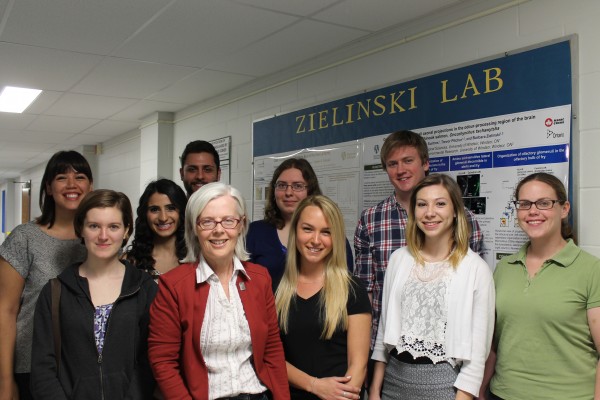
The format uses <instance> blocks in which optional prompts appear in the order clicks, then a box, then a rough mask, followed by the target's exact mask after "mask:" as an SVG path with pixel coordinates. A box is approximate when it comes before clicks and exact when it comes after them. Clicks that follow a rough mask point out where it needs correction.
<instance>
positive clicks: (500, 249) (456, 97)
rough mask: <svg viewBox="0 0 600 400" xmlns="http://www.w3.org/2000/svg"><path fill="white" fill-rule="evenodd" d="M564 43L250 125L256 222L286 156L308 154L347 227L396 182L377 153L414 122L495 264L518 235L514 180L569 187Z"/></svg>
mask: <svg viewBox="0 0 600 400" xmlns="http://www.w3.org/2000/svg"><path fill="white" fill-rule="evenodd" d="M571 86H572V84H571V48H570V42H569V41H568V40H566V41H562V42H558V43H554V44H551V45H547V46H543V47H539V48H535V49H532V50H527V51H520V52H515V53H514V54H512V53H507V54H505V55H504V56H502V57H499V58H494V59H491V60H487V61H484V62H480V63H476V64H473V65H469V66H466V67H461V68H457V69H453V70H449V71H445V72H441V73H437V74H433V75H430V76H427V77H423V78H419V79H415V80H413V81H408V82H403V83H400V84H396V85H393V86H389V87H386V88H382V89H378V90H374V91H370V92H366V93H364V94H360V95H355V96H351V97H348V98H344V99H341V100H336V101H332V102H329V103H325V104H320V105H316V106H313V107H310V108H306V109H303V110H299V111H296V112H292V113H288V114H284V115H281V116H276V117H273V118H269V119H265V120H262V121H256V122H255V123H254V127H253V154H254V188H255V190H254V199H253V200H254V202H253V204H254V207H253V212H254V214H253V218H254V219H260V218H262V212H263V209H264V200H265V196H266V189H267V185H268V183H269V182H270V179H271V176H272V173H273V170H274V169H275V168H276V167H277V165H279V163H280V162H282V161H283V160H284V159H285V158H287V157H289V156H291V155H294V156H296V157H304V158H307V159H308V160H309V161H310V162H311V164H312V165H313V167H314V168H315V171H316V172H317V175H318V176H319V182H320V184H321V186H322V189H323V191H324V193H325V194H326V195H328V196H330V197H332V198H333V199H334V200H336V201H337V202H338V204H339V205H340V207H341V208H342V211H343V212H344V215H345V220H346V232H347V236H348V238H349V240H351V242H352V235H353V231H354V228H355V224H356V221H357V219H358V216H359V215H360V212H361V211H362V210H363V209H364V208H366V207H370V206H372V205H375V204H377V203H378V202H380V201H381V200H383V199H384V198H386V197H387V196H389V195H390V194H391V193H392V191H393V188H392V186H391V184H390V182H389V180H388V178H387V174H386V173H385V171H384V170H383V169H382V166H381V162H380V155H379V151H380V149H381V145H382V143H383V140H384V139H385V137H386V136H387V135H388V134H389V133H391V132H394V131H396V130H400V129H410V130H414V131H416V132H418V133H420V134H421V135H422V136H423V137H424V138H425V139H426V141H427V143H428V146H429V153H430V157H431V159H430V170H431V172H443V173H446V174H449V175H451V176H453V177H455V178H456V179H457V181H458V183H459V185H460V187H461V189H462V190H463V196H464V199H465V204H466V206H467V207H468V208H469V209H470V210H472V211H473V212H474V213H475V214H476V217H477V220H478V222H479V224H480V226H481V227H482V230H483V232H484V246H485V255H484V258H485V259H486V261H488V263H490V265H495V264H496V263H497V261H498V260H499V259H500V258H501V257H502V256H504V255H506V254H510V253H513V252H515V251H516V250H517V249H518V248H519V247H520V245H521V244H522V243H523V242H524V241H525V239H526V238H525V236H524V234H523V233H522V231H521V230H520V229H519V228H518V225H517V223H516V214H515V210H514V207H513V205H512V202H511V201H512V200H513V198H512V197H513V196H512V195H513V191H514V187H515V185H516V183H517V182H518V181H519V180H520V179H522V178H523V177H524V176H526V175H528V174H530V173H532V172H539V171H546V172H550V173H553V174H555V175H557V176H558V177H559V178H560V179H561V180H562V181H563V182H564V183H565V185H568V177H569V154H570V140H571V103H572V87H571Z"/></svg>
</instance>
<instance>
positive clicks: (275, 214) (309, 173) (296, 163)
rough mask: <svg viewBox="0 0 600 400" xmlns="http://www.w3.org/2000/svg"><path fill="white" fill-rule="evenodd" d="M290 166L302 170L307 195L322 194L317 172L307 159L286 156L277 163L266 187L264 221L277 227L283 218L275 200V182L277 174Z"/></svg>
mask: <svg viewBox="0 0 600 400" xmlns="http://www.w3.org/2000/svg"><path fill="white" fill-rule="evenodd" d="M291 168H296V169H298V170H300V172H302V178H304V180H305V181H306V185H307V186H308V187H307V188H306V193H307V196H314V195H318V194H322V193H321V188H320V187H319V180H318V179H317V174H315V171H314V170H313V168H312V166H311V165H310V163H309V162H308V161H306V160H305V159H303V158H288V159H287V160H285V161H284V162H282V163H281V164H279V167H277V169H275V172H273V178H271V184H270V185H269V187H268V188H267V204H266V205H265V221H267V222H268V223H269V224H271V225H273V226H275V227H276V228H277V229H281V228H283V226H284V225H285V221H284V220H283V215H281V210H280V209H279V207H277V202H276V201H275V183H277V179H279V175H281V174H282V173H283V171H285V170H288V169H291Z"/></svg>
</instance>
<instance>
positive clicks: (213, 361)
mask: <svg viewBox="0 0 600 400" xmlns="http://www.w3.org/2000/svg"><path fill="white" fill-rule="evenodd" d="M233 266H234V268H233V274H232V276H231V279H230V281H229V298H227V296H226V295H225V291H224V290H223V287H222V286H221V282H219V278H218V277H217V275H216V274H215V273H214V272H213V270H212V269H211V268H210V267H209V266H208V264H207V263H206V261H205V260H204V258H203V257H201V259H200V262H199V263H198V268H197V270H196V281H197V282H198V283H200V282H205V281H206V282H208V284H209V285H210V291H209V294H208V299H207V302H206V310H205V313H204V320H203V321H202V330H201V331H200V351H201V353H202V357H203V358H204V362H205V363H206V367H207V369H208V398H209V400H213V399H220V398H224V397H234V396H237V395H238V394H240V393H262V392H264V391H266V390H267V388H266V387H265V386H264V385H263V384H262V383H261V382H260V380H259V379H258V377H257V376H256V372H255V371H254V367H253V366H252V362H251V357H252V341H251V338H250V327H249V326H248V320H247V319H246V315H245V313H244V306H243V304H242V300H241V299H240V294H239V293H238V291H237V287H236V281H237V276H238V273H240V272H241V273H243V274H244V275H246V271H245V270H244V267H243V266H242V263H241V262H240V260H239V259H237V258H234V263H233Z"/></svg>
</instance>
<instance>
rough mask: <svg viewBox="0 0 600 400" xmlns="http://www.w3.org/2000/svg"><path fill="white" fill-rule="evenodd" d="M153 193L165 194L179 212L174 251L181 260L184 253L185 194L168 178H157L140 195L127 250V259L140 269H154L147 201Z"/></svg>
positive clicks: (154, 262)
mask: <svg viewBox="0 0 600 400" xmlns="http://www.w3.org/2000/svg"><path fill="white" fill-rule="evenodd" d="M154 193H160V194H164V195H166V196H167V197H168V198H169V200H170V201H171V203H172V204H173V205H174V206H175V208H176V209H177V212H179V222H178V225H177V230H176V231H175V253H176V255H177V259H179V260H181V259H183V258H184V257H185V255H186V252H187V251H186V246H185V223H184V220H185V206H186V204H187V196H186V195H185V192H184V191H183V189H181V187H179V185H177V184H176V183H175V182H173V181H171V180H169V179H159V180H157V181H153V182H150V183H149V184H148V186H146V189H145V190H144V193H142V196H141V197H140V201H139V204H138V208H137V218H136V220H135V236H134V237H133V242H132V243H131V246H130V247H129V250H128V252H127V260H128V261H129V262H131V263H132V264H133V265H135V266H136V267H138V268H141V269H150V270H153V269H154V265H155V264H156V261H155V260H154V258H153V257H152V251H153V250H154V233H153V232H152V230H150V226H148V214H147V213H148V201H150V196H152V195H153V194H154Z"/></svg>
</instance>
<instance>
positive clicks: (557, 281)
mask: <svg viewBox="0 0 600 400" xmlns="http://www.w3.org/2000/svg"><path fill="white" fill-rule="evenodd" d="M528 246H529V243H526V244H525V245H523V247H521V249H520V250H519V252H518V253H517V254H513V255H511V256H508V257H504V258H503V259H502V260H501V261H500V263H499V264H498V266H497V267H496V271H495V272H494V281H495V285H496V331H495V334H494V343H495V344H496V346H497V356H498V357H497V361H496V373H495V375H494V377H493V378H492V382H491V390H492V392H493V393H494V394H495V395H497V396H500V397H501V398H504V399H511V400H513V399H514V400H521V399H523V400H524V399H527V400H533V399H540V400H541V399H543V400H550V399H557V400H558V399H560V400H566V399H569V400H576V399H582V400H583V399H585V400H591V399H592V398H593V396H594V384H595V376H596V365H597V363H598V353H597V351H596V347H595V346H594V342H593V340H592V335H591V333H590V329H589V326H588V321H587V310H588V309H590V308H594V307H600V259H598V258H596V257H594V256H592V255H591V254H589V253H586V252H585V251H583V250H581V249H580V248H579V247H577V246H576V245H575V244H574V243H573V241H572V240H569V241H568V243H567V245H566V246H565V247H564V248H563V249H562V250H561V251H560V252H558V253H557V254H556V255H555V256H554V257H552V258H551V259H549V260H547V261H545V262H544V264H543V265H542V268H541V270H540V271H539V272H538V273H537V274H536V275H535V276H534V277H533V278H531V279H530V278H529V277H528V273H527V270H526V268H525V256H526V252H527V247H528Z"/></svg>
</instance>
